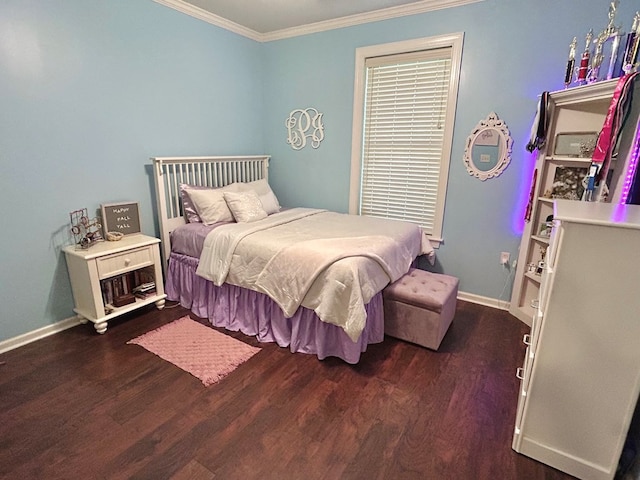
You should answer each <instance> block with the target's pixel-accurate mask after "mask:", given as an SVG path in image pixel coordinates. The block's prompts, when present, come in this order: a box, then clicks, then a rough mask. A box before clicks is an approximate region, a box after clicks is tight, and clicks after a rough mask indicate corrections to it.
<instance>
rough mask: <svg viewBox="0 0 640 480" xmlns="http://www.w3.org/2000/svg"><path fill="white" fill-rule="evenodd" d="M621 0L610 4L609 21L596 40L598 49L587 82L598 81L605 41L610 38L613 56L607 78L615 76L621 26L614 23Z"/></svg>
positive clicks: (610, 59)
mask: <svg viewBox="0 0 640 480" xmlns="http://www.w3.org/2000/svg"><path fill="white" fill-rule="evenodd" d="M618 3H620V2H619V0H614V1H613V2H611V4H610V5H609V14H608V16H609V23H608V24H607V27H606V28H605V29H604V30H603V31H602V32H600V34H599V35H598V38H597V39H596V40H595V44H596V49H595V52H594V54H593V58H592V60H591V68H590V70H589V73H588V75H587V82H588V83H593V82H596V81H598V79H599V76H600V67H601V66H602V61H603V60H604V55H603V53H602V51H603V49H604V45H605V43H607V42H608V41H609V40H611V41H612V45H611V57H610V58H609V67H608V69H607V75H606V79H607V80H609V79H611V78H613V71H614V68H615V66H616V60H617V59H618V48H619V47H620V36H621V35H620V27H616V26H615V25H614V22H615V19H616V11H617V10H618Z"/></svg>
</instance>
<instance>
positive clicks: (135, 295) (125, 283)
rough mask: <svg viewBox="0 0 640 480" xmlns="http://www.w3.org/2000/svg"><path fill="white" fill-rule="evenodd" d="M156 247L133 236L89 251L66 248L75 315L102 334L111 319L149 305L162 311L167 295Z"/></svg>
mask: <svg viewBox="0 0 640 480" xmlns="http://www.w3.org/2000/svg"><path fill="white" fill-rule="evenodd" d="M159 243H160V240H158V239H157V238H154V237H148V236H146V235H142V234H135V235H127V236H125V237H124V238H123V239H122V240H120V241H117V242H101V243H98V244H96V245H93V246H92V247H90V248H88V249H80V248H78V247H77V246H75V245H71V246H68V247H65V248H64V253H65V257H66V260H67V268H68V270H69V278H70V280H71V289H72V290H73V298H74V301H75V308H74V311H75V312H76V313H77V314H78V315H79V316H80V317H82V318H83V319H85V320H89V321H91V322H93V323H94V327H95V329H96V331H97V332H98V333H104V332H105V331H106V330H107V322H108V321H109V320H111V319H112V318H115V317H117V316H120V315H123V314H125V313H128V312H131V311H133V310H135V309H137V308H140V307H143V306H145V305H149V304H151V303H155V304H156V307H157V308H158V309H162V308H163V307H164V303H165V298H166V295H165V293H164V283H163V279H162V266H161V263H160V249H159Z"/></svg>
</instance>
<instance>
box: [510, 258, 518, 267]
mask: <svg viewBox="0 0 640 480" xmlns="http://www.w3.org/2000/svg"><path fill="white" fill-rule="evenodd" d="M517 266H518V260H514V261H513V262H511V267H512V268H516V267H517Z"/></svg>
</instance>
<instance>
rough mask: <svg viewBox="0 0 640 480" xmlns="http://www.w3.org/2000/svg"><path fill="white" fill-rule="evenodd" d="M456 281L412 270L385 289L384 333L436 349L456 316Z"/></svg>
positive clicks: (415, 269) (439, 275)
mask: <svg viewBox="0 0 640 480" xmlns="http://www.w3.org/2000/svg"><path fill="white" fill-rule="evenodd" d="M457 296H458V279H457V278H456V277H452V276H450V275H443V274H440V273H431V272H427V271H424V270H419V269H417V268H412V269H410V270H409V272H407V274H406V275H405V276H403V277H402V278H400V279H399V280H397V281H396V282H394V283H392V284H391V285H389V286H388V287H386V288H385V289H384V292H383V300H384V333H385V334H386V335H389V336H391V337H394V338H399V339H401V340H406V341H408V342H411V343H416V344H418V345H422V346H423V347H427V348H431V349H432V350H437V349H438V348H439V347H440V343H441V342H442V339H443V338H444V335H445V334H446V333H447V330H448V329H449V325H451V322H452V321H453V317H454V315H455V313H456V299H457Z"/></svg>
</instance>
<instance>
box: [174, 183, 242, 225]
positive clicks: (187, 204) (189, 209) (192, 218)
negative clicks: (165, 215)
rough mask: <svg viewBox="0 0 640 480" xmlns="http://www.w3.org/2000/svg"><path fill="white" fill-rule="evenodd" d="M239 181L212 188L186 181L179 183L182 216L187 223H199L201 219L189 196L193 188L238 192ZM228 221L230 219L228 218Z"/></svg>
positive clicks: (239, 187)
mask: <svg viewBox="0 0 640 480" xmlns="http://www.w3.org/2000/svg"><path fill="white" fill-rule="evenodd" d="M241 185H244V184H240V183H232V184H230V185H226V186H224V187H219V188H213V187H204V186H200V185H189V184H187V183H181V184H180V198H181V199H182V210H183V212H184V216H185V218H186V220H187V223H199V222H202V219H201V218H200V216H199V215H198V210H197V209H196V207H195V205H194V204H193V201H192V200H191V197H190V196H189V191H190V190H191V191H193V190H222V191H223V192H226V191H231V192H238V191H240V189H241ZM229 221H230V220H229Z"/></svg>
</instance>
